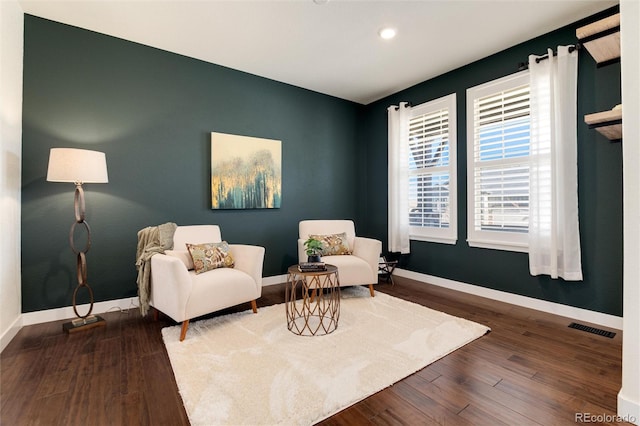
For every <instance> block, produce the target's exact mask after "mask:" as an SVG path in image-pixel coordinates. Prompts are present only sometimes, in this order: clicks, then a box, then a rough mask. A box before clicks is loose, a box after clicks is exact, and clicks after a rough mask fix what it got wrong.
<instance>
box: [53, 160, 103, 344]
mask: <svg viewBox="0 0 640 426" xmlns="http://www.w3.org/2000/svg"><path fill="white" fill-rule="evenodd" d="M47 181H49V182H71V183H74V184H75V185H76V192H75V195H74V200H73V205H74V210H75V214H76V220H75V222H73V224H72V225H71V229H70V230H69V244H70V245H71V250H72V251H73V252H74V253H75V254H76V256H77V261H76V272H77V275H78V285H77V286H76V288H75V290H74V291H73V311H74V312H75V314H76V317H77V318H76V319H74V320H72V321H71V322H68V323H65V324H63V325H62V329H63V330H64V331H66V332H67V333H73V332H76V331H80V330H86V329H89V328H93V327H98V326H102V325H106V322H105V320H104V319H103V318H102V317H99V316H96V315H91V311H92V310H93V290H91V287H90V286H89V283H88V282H87V259H86V254H87V252H88V251H89V248H90V247H91V229H90V228H89V224H88V223H87V222H86V221H85V220H84V216H85V204H84V190H83V189H82V184H83V183H107V182H109V178H108V176H107V160H106V156H105V155H104V153H103V152H98V151H90V150H86V149H75V148H51V151H50V153H49V168H48V170H47ZM77 226H82V227H84V229H85V232H86V243H85V246H84V248H82V250H79V249H77V248H76V245H75V242H74V233H75V230H76V227H77ZM81 289H86V290H87V291H88V292H89V299H90V304H89V311H88V312H87V313H86V314H85V315H80V314H79V313H78V308H77V306H76V296H77V295H78V291H80V290H81Z"/></svg>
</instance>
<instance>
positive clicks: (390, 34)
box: [378, 27, 396, 40]
mask: <svg viewBox="0 0 640 426" xmlns="http://www.w3.org/2000/svg"><path fill="white" fill-rule="evenodd" d="M378 34H379V35H380V37H382V38H383V39H385V40H391V39H392V38H394V37H395V36H396V30H395V28H390V27H387V28H383V29H381V30H380V31H378Z"/></svg>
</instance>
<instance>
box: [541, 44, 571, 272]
mask: <svg viewBox="0 0 640 426" xmlns="http://www.w3.org/2000/svg"><path fill="white" fill-rule="evenodd" d="M537 58H539V57H537V56H533V55H532V56H530V57H529V74H530V83H531V164H530V177H529V179H530V185H529V190H530V194H529V197H530V198H529V209H530V211H529V270H530V272H531V275H543V274H544V275H550V276H551V277H552V278H558V277H562V278H564V279H565V280H571V281H580V280H582V264H581V260H580V234H579V228H578V159H577V136H576V134H577V93H576V92H577V76H578V54H577V51H573V52H571V53H570V52H569V48H568V46H559V47H558V55H557V57H554V56H553V51H551V50H550V49H549V51H548V59H544V60H540V61H539V62H537V63H536V59H537Z"/></svg>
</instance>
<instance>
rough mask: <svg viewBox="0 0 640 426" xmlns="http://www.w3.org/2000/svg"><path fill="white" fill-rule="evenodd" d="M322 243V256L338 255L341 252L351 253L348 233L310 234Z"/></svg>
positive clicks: (310, 236)
mask: <svg viewBox="0 0 640 426" xmlns="http://www.w3.org/2000/svg"><path fill="white" fill-rule="evenodd" d="M309 238H315V239H316V240H318V241H320V242H321V243H322V252H321V253H320V256H337V255H341V254H351V249H350V248H349V241H348V240H347V233H346V232H343V233H342V234H330V235H309Z"/></svg>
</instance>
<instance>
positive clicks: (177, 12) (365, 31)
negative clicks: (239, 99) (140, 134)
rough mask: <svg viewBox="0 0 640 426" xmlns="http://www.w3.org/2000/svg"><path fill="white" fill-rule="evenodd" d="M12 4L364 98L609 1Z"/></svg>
mask: <svg viewBox="0 0 640 426" xmlns="http://www.w3.org/2000/svg"><path fill="white" fill-rule="evenodd" d="M316 1H318V3H322V0H316ZM20 4H21V5H22V7H23V10H24V12H25V13H28V14H31V15H35V16H40V17H43V18H47V19H50V20H53V21H57V22H62V23H65V24H69V25H74V26H77V27H81V28H85V29H89V30H93V31H97V32H100V33H104V34H108V35H111V36H115V37H120V38H123V39H126V40H131V41H134V42H138V43H142V44H145V45H148V46H153V47H156V48H160V49H164V50H167V51H170V52H175V53H179V54H182V55H186V56H190V57H193V58H197V59H201V60H203V61H207V62H212V63H215V64H219V65H223V66H226V67H229V68H233V69H237V70H241V71H245V72H248V73H251V74H255V75H259V76H262V77H267V78H270V79H273V80H277V81H281V82H285V83H288V84H292V85H295V86H299V87H303V88H306V89H310V90H314V91H317V92H320V93H325V94H328V95H332V96H336V97H339V98H343V99H348V100H351V101H354V102H358V103H362V104H368V103H370V102H373V101H375V100H378V99H380V98H383V97H385V96H387V95H389V94H392V93H395V92H397V91H399V90H402V89H405V88H407V87H410V86H412V85H414V84H416V83H419V82H421V81H424V80H427V79H429V78H432V77H435V76H438V75H440V74H443V73H445V72H447V71H450V70H452V69H455V68H458V67H460V66H462V65H465V64H468V63H470V62H473V61H475V60H478V59H481V58H484V57H486V56H489V55H491V54H493V53H496V52H499V51H501V50H503V49H505V48H508V47H510V46H513V45H515V44H518V43H520V42H523V41H526V40H529V39H531V38H534V37H536V36H538V35H542V34H545V33H547V32H549V31H552V30H555V29H557V28H560V27H562V26H564V25H566V24H569V23H572V22H575V21H577V20H579V19H582V18H585V17H587V16H589V15H592V14H594V13H596V12H599V11H601V10H604V9H606V8H608V7H611V6H614V5H616V4H618V1H617V0H559V1H558V0H510V1H509V0H448V1H447V0H422V1H420V0H413V1H401V0H387V1H373V0H371V1H356V0H351V1H348V0H329V1H327V2H325V3H324V4H316V3H315V2H314V1H313V0H278V1H276V0H253V1H247V0H208V1H207V0H200V1H190V0H172V1H158V0H134V1H127V0H117V1H114V0H111V1H109V0H74V1H71V0H67V1H59V0H21V1H20ZM388 25H389V26H393V27H395V28H396V29H397V31H398V35H397V36H396V38H395V39H393V40H390V41H384V40H382V39H380V38H379V37H378V35H377V33H378V30H379V29H380V28H382V27H383V26H388ZM532 53H534V52H532ZM523 60H525V58H523Z"/></svg>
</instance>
